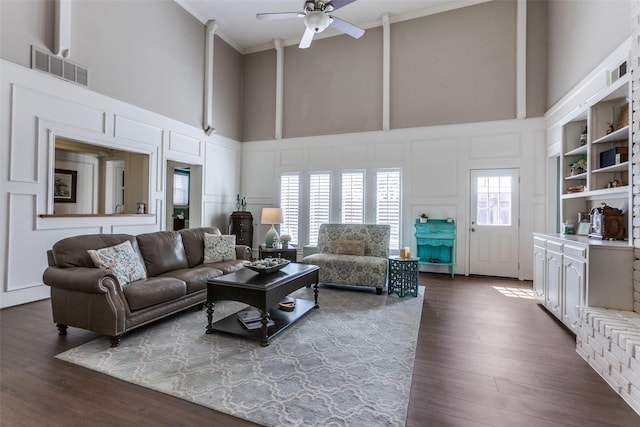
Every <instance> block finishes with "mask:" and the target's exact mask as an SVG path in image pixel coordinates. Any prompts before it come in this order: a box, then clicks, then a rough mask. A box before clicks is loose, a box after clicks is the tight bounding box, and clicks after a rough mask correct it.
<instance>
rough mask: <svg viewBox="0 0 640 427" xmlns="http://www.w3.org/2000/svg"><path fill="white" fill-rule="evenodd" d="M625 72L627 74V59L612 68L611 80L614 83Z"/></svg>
mask: <svg viewBox="0 0 640 427" xmlns="http://www.w3.org/2000/svg"><path fill="white" fill-rule="evenodd" d="M625 74H627V61H624V62H623V63H622V64H620V65H618V66H617V67H616V68H614V69H613V70H611V71H610V72H609V79H610V80H611V83H613V82H615V81H616V80H618V79H619V78H620V77H622V76H624V75H625Z"/></svg>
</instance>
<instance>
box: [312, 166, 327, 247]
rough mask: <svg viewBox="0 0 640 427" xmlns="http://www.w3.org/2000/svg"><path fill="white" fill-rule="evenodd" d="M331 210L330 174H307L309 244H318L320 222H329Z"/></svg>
mask: <svg viewBox="0 0 640 427" xmlns="http://www.w3.org/2000/svg"><path fill="white" fill-rule="evenodd" d="M330 212H331V174H330V173H328V172H321V173H311V174H309V244H311V245H316V244H318V229H319V228H320V224H326V223H329V220H330V215H329V214H330Z"/></svg>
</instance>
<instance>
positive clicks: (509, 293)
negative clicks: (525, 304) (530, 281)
mask: <svg viewBox="0 0 640 427" xmlns="http://www.w3.org/2000/svg"><path fill="white" fill-rule="evenodd" d="M493 289H495V290H496V291H498V292H500V293H501V294H502V295H504V296H506V297H510V298H526V299H533V298H534V296H533V289H523V288H508V287H505V286H493Z"/></svg>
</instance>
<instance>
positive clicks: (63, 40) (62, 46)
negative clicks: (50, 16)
mask: <svg viewBox="0 0 640 427" xmlns="http://www.w3.org/2000/svg"><path fill="white" fill-rule="evenodd" d="M55 10H56V12H55V13H56V15H55V30H54V31H55V33H54V37H53V43H54V46H53V50H54V52H53V53H55V54H56V55H58V56H62V57H63V58H68V57H69V54H70V53H71V0H56V8H55Z"/></svg>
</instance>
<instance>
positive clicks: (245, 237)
mask: <svg viewBox="0 0 640 427" xmlns="http://www.w3.org/2000/svg"><path fill="white" fill-rule="evenodd" d="M230 221H231V229H230V230H229V234H235V235H236V245H247V246H249V247H250V248H253V215H251V212H246V211H236V212H234V213H232V214H231V217H230Z"/></svg>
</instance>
